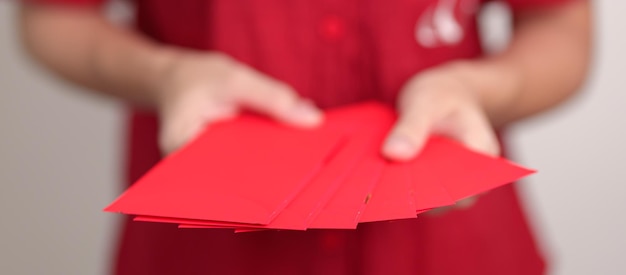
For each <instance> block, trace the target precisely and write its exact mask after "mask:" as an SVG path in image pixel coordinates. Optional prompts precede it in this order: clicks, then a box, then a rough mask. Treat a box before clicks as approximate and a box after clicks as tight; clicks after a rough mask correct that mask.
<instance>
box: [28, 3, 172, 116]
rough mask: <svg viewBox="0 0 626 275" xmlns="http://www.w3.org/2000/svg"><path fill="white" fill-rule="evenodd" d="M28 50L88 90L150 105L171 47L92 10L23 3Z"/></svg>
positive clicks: (155, 100) (152, 103) (36, 57)
mask: <svg viewBox="0 0 626 275" xmlns="http://www.w3.org/2000/svg"><path fill="white" fill-rule="evenodd" d="M21 33H22V38H23V41H24V44H25V45H26V48H27V49H28V51H29V52H30V53H31V54H32V55H33V56H34V57H35V59H37V60H38V61H40V62H41V63H43V64H44V65H46V66H47V67H49V68H51V69H52V70H53V71H54V72H56V73H58V74H59V75H61V76H62V77H64V78H66V79H68V80H70V81H72V82H74V83H77V84H79V85H82V86H86V87H88V88H90V89H92V90H95V91H99V92H102V93H106V94H109V95H113V96H116V97H120V98H123V99H126V100H131V101H133V102H135V103H139V104H142V105H147V106H154V105H155V104H156V102H157V100H158V94H156V92H155V91H156V89H155V87H154V85H156V83H157V79H158V78H159V76H160V74H161V73H162V72H161V70H163V68H165V67H166V63H168V62H169V59H170V56H171V55H172V54H173V53H172V51H170V50H168V49H165V48H161V47H160V46H158V45H156V44H154V43H152V42H151V41H149V40H147V39H145V38H143V37H141V36H139V35H138V34H135V33H133V32H132V31H129V30H125V29H123V28H122V27H118V26H114V25H112V24H111V23H109V22H108V21H107V20H106V19H105V18H104V17H103V16H102V15H101V14H100V13H99V11H96V10H86V9H79V8H75V9H73V8H56V7H51V6H38V5H25V6H24V7H23V9H22V13H21Z"/></svg>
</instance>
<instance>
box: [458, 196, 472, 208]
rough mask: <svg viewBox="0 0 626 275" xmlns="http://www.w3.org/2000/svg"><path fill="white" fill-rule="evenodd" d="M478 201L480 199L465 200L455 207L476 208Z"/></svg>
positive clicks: (470, 198)
mask: <svg viewBox="0 0 626 275" xmlns="http://www.w3.org/2000/svg"><path fill="white" fill-rule="evenodd" d="M477 200H478V199H477V198H476V197H469V198H465V199H462V200H460V201H458V202H457V203H456V205H455V206H456V207H457V208H460V209H468V208H470V207H472V206H474V204H476V201H477Z"/></svg>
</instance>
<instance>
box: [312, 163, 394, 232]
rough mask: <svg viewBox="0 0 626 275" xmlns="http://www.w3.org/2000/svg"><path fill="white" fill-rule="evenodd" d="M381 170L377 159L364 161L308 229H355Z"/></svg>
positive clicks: (381, 166) (380, 174)
mask: <svg viewBox="0 0 626 275" xmlns="http://www.w3.org/2000/svg"><path fill="white" fill-rule="evenodd" d="M383 168H384V163H383V162H381V161H380V160H378V159H374V158H366V159H364V160H363V161H362V162H361V163H360V165H359V166H358V168H357V169H356V170H355V171H354V172H353V175H352V176H351V177H350V178H349V179H348V180H347V181H346V182H344V184H343V185H342V186H341V188H340V189H339V191H338V192H337V194H335V196H334V197H333V198H332V200H331V201H330V202H329V203H328V205H326V207H325V208H324V209H323V211H321V212H320V214H319V215H318V216H317V217H316V218H315V219H314V220H313V222H312V223H311V224H310V225H309V228H316V229H355V228H356V227H357V225H358V223H359V218H360V216H361V215H362V213H363V211H364V210H365V207H366V205H367V202H368V200H369V197H371V194H372V191H373V190H374V188H375V187H376V184H377V183H378V182H379V181H380V178H381V176H382V171H383Z"/></svg>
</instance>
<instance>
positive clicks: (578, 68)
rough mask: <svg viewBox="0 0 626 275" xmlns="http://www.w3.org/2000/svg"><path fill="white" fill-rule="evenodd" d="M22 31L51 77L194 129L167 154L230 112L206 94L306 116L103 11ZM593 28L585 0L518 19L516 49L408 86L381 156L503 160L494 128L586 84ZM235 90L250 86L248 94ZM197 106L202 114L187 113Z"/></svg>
mask: <svg viewBox="0 0 626 275" xmlns="http://www.w3.org/2000/svg"><path fill="white" fill-rule="evenodd" d="M21 23H22V24H21V26H22V27H21V33H22V37H23V41H24V44H25V45H26V48H27V49H28V51H29V52H30V53H31V54H32V55H33V56H34V57H35V58H36V59H37V60H38V61H40V62H41V63H43V64H44V65H46V66H47V67H49V68H50V69H51V70H52V71H55V72H57V73H58V74H59V75H61V76H63V77H64V78H66V79H68V80H70V81H72V82H74V83H78V84H80V85H83V86H86V87H89V88H91V89H93V90H95V91H100V92H102V93H105V94H109V95H113V96H116V97H119V98H123V99H127V100H130V101H133V102H135V103H139V104H143V105H146V106H150V107H156V108H157V109H159V111H160V114H161V116H162V117H164V120H165V121H171V122H170V123H169V124H173V125H177V124H178V125H181V124H186V125H193V126H189V127H188V128H189V129H186V130H181V129H176V128H177V127H174V126H171V127H169V128H171V129H172V130H170V131H171V132H179V133H180V132H185V134H182V135H180V134H179V135H180V136H177V137H175V138H170V139H174V140H176V141H174V142H166V143H169V144H171V145H169V146H165V147H168V149H167V150H166V151H171V150H173V148H176V147H178V146H180V145H182V144H184V143H185V142H186V140H188V139H189V138H191V137H193V135H194V133H197V131H198V129H199V128H201V127H200V126H202V125H204V124H206V123H207V121H203V120H202V119H198V117H206V116H209V117H210V116H213V117H222V116H227V115H229V114H231V113H232V112H233V111H232V109H233V108H223V109H224V110H222V111H214V112H213V113H212V114H209V115H207V114H206V113H202V112H203V111H202V110H204V109H213V110H218V109H219V108H216V107H215V106H218V105H220V104H218V103H219V100H215V96H212V97H211V99H208V97H206V96H202V95H199V94H202V93H205V94H217V93H216V92H214V91H211V90H215V89H219V90H227V91H232V90H235V91H238V90H247V95H253V94H255V93H257V92H256V91H253V92H250V90H254V89H257V88H256V87H258V86H264V87H267V88H266V89H265V90H267V91H269V92H265V93H260V94H262V95H267V96H263V97H262V96H259V95H257V96H247V97H245V98H246V99H247V100H243V101H245V102H247V103H249V104H248V105H251V106H253V107H256V108H257V109H264V110H266V111H268V110H269V111H268V112H269V113H271V114H274V116H275V117H278V118H283V120H292V121H293V119H290V118H288V117H293V114H294V113H298V114H302V113H306V112H287V111H285V110H287V109H289V108H288V107H285V106H295V105H298V104H294V102H299V101H300V100H296V99H294V98H296V97H295V96H294V95H293V94H295V92H294V91H292V90H290V89H289V87H285V85H284V84H281V83H276V81H275V80H271V79H267V77H264V76H262V75H258V74H255V73H254V72H250V70H249V69H247V68H243V69H242V66H241V65H239V64H234V65H233V63H234V62H232V60H230V59H229V58H228V57H225V56H223V55H221V54H219V53H189V52H188V51H186V50H182V49H176V48H174V47H170V46H164V45H158V44H156V43H154V42H152V41H150V40H149V39H146V38H144V37H142V36H141V35H140V34H137V33H135V32H132V31H130V30H126V29H124V28H122V27H119V26H114V25H112V24H110V23H109V22H107V20H106V19H105V18H104V17H103V16H102V15H101V13H100V12H99V11H98V10H96V9H87V8H67V7H53V6H44V5H28V4H26V5H24V6H23V8H22V13H21ZM591 28H592V27H591V5H590V4H589V1H586V0H574V1H573V2H571V3H569V4H564V5H559V6H557V7H555V8H546V9H541V10H528V11H524V12H520V13H518V14H515V20H514V32H513V38H512V41H511V43H510V45H509V46H508V48H507V49H506V50H505V51H504V52H502V53H501V54H498V55H496V56H491V57H486V58H481V59H475V60H459V61H453V62H450V63H446V64H442V65H440V66H438V67H435V68H432V69H429V70H427V71H425V72H421V73H418V74H416V75H415V76H414V77H413V78H412V79H410V80H409V81H408V82H407V83H406V85H405V87H404V88H403V91H401V92H400V98H399V102H398V110H399V113H400V120H399V122H398V123H397V125H396V127H395V128H394V130H392V132H391V133H390V135H389V138H388V140H387V142H386V143H385V144H384V145H383V154H385V155H386V156H387V157H389V158H391V159H396V160H405V159H409V158H412V157H413V156H415V154H417V153H418V152H419V150H420V149H421V147H422V146H423V144H424V141H425V140H426V138H427V136H428V135H429V134H430V133H431V132H441V133H442V134H446V135H449V136H452V137H454V138H457V139H459V140H461V141H462V142H464V143H465V144H466V145H468V146H469V147H471V148H474V149H476V150H479V151H483V152H486V153H491V154H497V152H498V148H497V147H498V145H497V142H496V140H495V135H494V133H493V128H498V127H501V126H504V125H507V124H510V123H512V122H514V121H517V120H520V119H523V118H526V117H528V116H532V115H534V114H538V113H541V112H543V111H545V110H548V109H550V108H552V107H554V106H556V105H558V104H559V103H561V102H563V101H564V100H565V99H567V98H569V97H570V96H571V95H572V94H574V92H575V91H576V90H577V88H578V87H579V86H580V85H581V83H582V82H583V80H584V79H585V74H586V72H587V68H588V66H589V63H590V51H591ZM59 37H62V38H63V39H59ZM199 63H201V64H199ZM241 71H246V73H241ZM211 75H219V76H220V77H219V78H220V79H229V81H228V83H226V84H224V83H221V84H220V85H215V83H214V82H215V81H214V82H211V83H207V82H206V80H204V79H205V78H207V76H211ZM251 75H254V76H251ZM194 76H195V77H194ZM209 78H210V77H209ZM216 78H217V77H216ZM259 79H261V80H259ZM216 81H217V80H216ZM259 82H263V83H264V85H258V83H259ZM237 83H251V84H250V85H248V86H247V87H243V88H242V87H241V86H242V85H241V84H237ZM252 84H255V85H252ZM216 87H217V88H216ZM190 91H191V92H190ZM276 91H279V92H276ZM239 93H240V94H243V92H239ZM276 95H282V97H283V98H284V100H278V102H285V103H283V104H279V105H280V106H273V105H271V104H270V103H268V102H273V101H276V100H272V98H271V97H274V96H276ZM251 97H254V98H255V99H251ZM241 98H243V97H242V96H240V97H239V98H238V100H240V101H242V100H241ZM267 98H270V100H267ZM264 100H265V101H264ZM209 101H210V102H211V104H208V103H207V104H197V102H209ZM216 102H217V103H216ZM192 103H193V104H196V105H197V108H189V106H186V107H181V106H183V105H185V104H187V105H189V104H192ZM299 105H302V104H299ZM281 106H282V107H281ZM309 107H310V106H309ZM190 109H192V110H191V111H190ZM299 109H303V108H299ZM304 109H311V108H304ZM194 110H195V111H194ZM308 113H309V114H311V112H308ZM172 117H173V118H172ZM311 117H313V115H309V118H311ZM311 120H312V119H309V121H311ZM189 121H192V122H191V123H190V122H189ZM208 121H211V119H208ZM309 124H310V123H309ZM162 135H165V134H162ZM173 135H175V136H176V135H177V134H173ZM166 139H168V138H166ZM398 141H400V142H398Z"/></svg>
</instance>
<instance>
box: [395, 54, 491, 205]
mask: <svg viewBox="0 0 626 275" xmlns="http://www.w3.org/2000/svg"><path fill="white" fill-rule="evenodd" d="M480 101H481V100H480V96H479V91H477V90H476V89H475V88H474V87H472V85H471V83H470V81H468V80H467V79H464V78H463V77H462V76H461V75H459V74H458V71H457V70H455V68H453V67H452V66H442V67H439V68H434V69H430V70H428V71H425V72H422V73H419V74H417V75H415V76H413V77H412V78H411V79H409V81H407V83H406V84H405V85H404V87H403V88H402V90H401V91H400V94H399V97H398V106H397V107H398V113H399V119H398V121H397V123H396V125H395V126H394V127H393V129H392V130H391V132H390V133H389V135H388V137H387V139H386V141H385V143H384V145H383V148H382V151H383V154H384V155H385V156H386V157H387V158H389V159H391V160H395V161H406V160H409V159H412V158H414V157H415V156H416V155H417V154H418V153H419V151H420V150H421V149H422V147H423V146H424V144H425V143H426V141H427V139H428V137H429V136H430V135H431V134H438V135H443V136H448V137H450V138H453V139H456V140H458V141H460V142H461V143H463V144H465V145H466V146H467V147H468V148H470V149H472V150H475V151H478V152H482V153H486V154H489V155H498V154H499V152H500V148H499V144H498V141H497V138H496V135H495V132H494V130H493V128H492V126H491V124H490V122H489V119H488V117H487V115H486V113H485V111H484V107H483V106H482V105H481V102H480ZM474 201H475V198H469V199H465V200H463V201H461V202H459V203H458V204H457V205H456V206H458V207H461V208H465V207H469V206H471V205H472V204H473V202H474ZM449 209H450V208H449V207H445V208H442V209H435V210H433V211H429V213H435V214H440V213H442V212H445V210H449ZM442 210H443V211H442Z"/></svg>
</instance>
